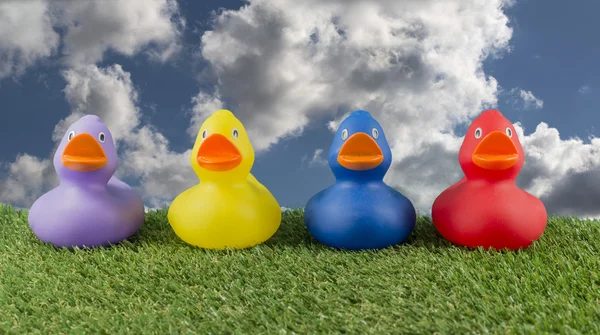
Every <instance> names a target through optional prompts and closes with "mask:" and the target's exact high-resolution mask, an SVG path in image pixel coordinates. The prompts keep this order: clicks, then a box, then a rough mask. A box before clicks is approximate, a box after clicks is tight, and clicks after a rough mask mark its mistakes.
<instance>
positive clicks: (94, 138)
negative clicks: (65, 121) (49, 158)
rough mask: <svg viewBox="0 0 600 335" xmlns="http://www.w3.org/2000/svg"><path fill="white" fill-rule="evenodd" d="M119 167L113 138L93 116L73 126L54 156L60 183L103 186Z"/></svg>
mask: <svg viewBox="0 0 600 335" xmlns="http://www.w3.org/2000/svg"><path fill="white" fill-rule="evenodd" d="M118 164H119V161H118V156H117V150H116V148H115V145H114V142H113V138H112V135H111V133H110V131H109V130H108V128H107V127H106V126H105V125H104V123H102V121H101V120H100V118H99V117H98V116H96V115H85V116H83V117H82V118H81V119H79V120H78V121H77V122H75V123H73V124H72V125H71V126H70V127H69V128H68V129H67V131H66V133H65V135H64V136H63V138H62V140H61V142H60V144H59V146H58V149H57V150H56V153H55V154H54V168H55V169H56V173H57V174H58V176H59V178H60V179H61V181H73V182H78V181H79V182H85V183H96V182H100V183H106V182H108V180H109V179H110V178H111V177H112V175H113V174H114V173H115V171H116V170H117V166H118Z"/></svg>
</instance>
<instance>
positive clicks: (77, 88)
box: [0, 0, 197, 207]
mask: <svg viewBox="0 0 600 335" xmlns="http://www.w3.org/2000/svg"><path fill="white" fill-rule="evenodd" d="M8 3H9V4H10V5H9V6H7V5H6V3H2V4H0V6H2V7H0V9H6V8H8V9H10V11H8V12H7V13H8V14H0V18H2V16H1V15H8V17H9V18H10V19H11V20H10V22H8V21H7V23H5V20H1V22H0V28H5V27H9V28H10V29H13V31H12V32H11V31H8V30H7V29H0V53H4V54H8V55H9V56H10V57H0V59H2V60H4V61H7V63H6V64H2V65H0V69H8V70H10V71H13V72H17V71H16V70H13V69H19V70H20V71H21V72H22V71H23V70H24V69H25V67H26V66H30V65H32V64H33V62H34V61H35V60H37V59H40V58H43V57H47V56H49V55H51V53H52V52H53V50H54V49H53V48H55V46H56V44H57V43H58V34H56V32H55V31H54V30H53V27H54V28H59V27H60V28H63V29H64V31H65V33H64V38H63V43H64V52H65V55H64V56H65V58H63V60H65V62H64V64H65V65H66V66H67V67H66V69H65V70H64V71H63V77H64V78H65V81H66V83H67V84H66V87H65V89H64V92H65V98H66V99H67V101H68V102H69V104H70V106H71V113H70V114H69V115H68V116H67V117H66V118H65V119H63V120H61V121H60V122H59V123H58V124H57V125H56V127H55V131H54V134H53V139H54V140H55V141H57V140H59V139H60V138H61V137H62V136H63V135H64V131H65V129H66V127H67V126H68V125H70V124H71V123H73V122H74V121H76V120H77V119H79V118H80V117H81V116H82V115H84V114H96V115H98V116H100V117H101V118H102V120H103V121H104V122H105V123H106V124H107V126H108V127H109V128H110V129H111V132H112V133H113V135H114V137H115V139H116V140H117V143H118V144H120V147H121V148H120V149H121V150H120V154H121V157H125V163H123V162H121V167H120V168H119V170H118V172H117V175H119V176H121V177H128V178H134V179H137V180H138V181H139V185H140V186H139V190H140V192H141V193H142V194H143V196H144V198H145V200H146V203H147V204H149V205H151V206H152V207H159V206H163V205H165V204H166V203H168V202H169V201H170V200H172V198H173V197H174V196H175V195H176V194H177V193H178V192H180V191H182V190H183V189H184V188H185V187H187V186H190V185H191V184H193V183H194V182H195V181H196V180H197V179H196V177H195V175H194V174H193V172H190V171H192V170H191V168H190V167H189V166H187V165H188V163H189V152H184V153H173V152H171V151H170V150H169V148H168V141H167V140H166V138H164V136H163V135H162V134H160V133H159V132H157V131H155V130H154V129H153V128H152V127H151V126H148V125H141V124H140V116H141V115H140V114H141V111H140V109H139V107H138V103H139V101H138V91H137V89H136V88H135V86H134V84H133V80H132V78H131V76H130V74H129V73H128V72H127V71H125V70H124V69H123V68H122V67H121V66H120V65H118V64H115V65H112V66H108V67H105V68H100V67H98V66H97V65H95V63H96V62H98V61H101V60H102V58H103V55H104V53H105V52H106V51H107V50H113V51H116V52H118V53H121V54H124V55H127V56H133V55H135V54H138V53H140V52H146V53H148V55H149V56H150V57H151V58H153V59H156V60H159V61H164V60H166V59H168V58H169V57H170V56H172V55H174V54H175V53H176V52H177V50H178V48H179V43H180V41H179V35H180V33H181V32H180V28H181V27H182V26H183V25H184V24H185V22H184V21H183V20H182V19H181V17H179V12H178V11H179V8H178V6H177V2H176V1H174V0H148V1H126V2H123V1H120V2H119V1H108V2H106V1H101V0H96V1H85V2H72V1H53V2H47V1H46V2H44V1H37V2H34V1H28V2H27V3H30V4H31V5H28V6H26V5H22V4H19V5H15V3H13V2H8ZM0 13H3V11H0ZM23 25H25V26H23ZM11 27H12V28H11ZM6 34H9V35H6ZM5 36H9V37H10V39H11V40H14V41H17V42H18V43H17V42H14V43H13V44H9V43H7V42H6V37H5ZM7 50H8V51H7ZM23 50H24V51H23ZM2 55H3V54H0V56H2ZM14 55H17V56H18V57H17V56H14ZM23 55H24V56H23ZM24 57H25V58H24ZM8 70H6V71H8ZM6 71H5V72H6ZM52 154H53V153H52ZM6 167H7V170H8V175H7V176H6V177H5V178H4V179H2V180H0V189H1V190H3V191H1V192H2V193H1V194H0V199H2V201H6V202H10V203H12V204H15V205H18V206H22V207H28V206H29V205H31V203H32V202H33V201H34V200H35V199H36V198H37V197H39V196H40V195H41V194H42V193H44V192H46V191H48V189H50V188H51V187H53V186H56V185H57V177H56V174H55V172H54V167H53V166H52V163H51V158H50V157H48V158H45V159H44V158H37V157H32V156H29V155H21V156H18V157H17V159H16V160H15V162H12V163H10V164H7V166H6ZM7 190H10V192H9V191H7Z"/></svg>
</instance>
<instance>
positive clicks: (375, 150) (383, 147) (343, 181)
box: [304, 110, 416, 250]
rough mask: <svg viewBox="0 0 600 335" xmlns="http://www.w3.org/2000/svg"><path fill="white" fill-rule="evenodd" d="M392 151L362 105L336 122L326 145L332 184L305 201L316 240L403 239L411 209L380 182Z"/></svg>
mask: <svg viewBox="0 0 600 335" xmlns="http://www.w3.org/2000/svg"><path fill="white" fill-rule="evenodd" d="M391 163H392V151H391V149H390V147H389V145H388V143H387V141H386V139H385V135H384V133H383V129H382V128H381V125H380V124H379V123H378V122H377V121H376V120H375V119H374V118H373V117H372V116H371V114H369V112H367V111H364V110H357V111H355V112H353V113H352V114H350V115H349V116H348V117H347V118H346V119H345V120H344V121H343V122H342V123H341V124H340V127H339V129H338V131H337V133H336V135H335V139H334V140H333V143H332V145H331V148H330V150H329V166H330V168H331V171H332V172H333V174H334V175H335V178H336V182H335V184H333V185H332V186H330V187H328V188H326V189H324V190H323V191H321V192H319V193H317V194H316V195H314V196H313V197H312V198H311V199H310V200H309V201H308V203H307V204H306V207H305V210H304V223H305V224H306V227H307V228H308V231H309V232H310V233H311V234H312V235H313V236H314V237H315V238H316V239H317V240H319V241H320V242H321V243H323V244H326V245H329V246H332V247H336V248H343V249H352V250H361V249H382V248H386V247H389V246H392V245H396V244H398V243H401V242H403V241H404V240H405V239H406V238H407V237H408V236H409V235H410V233H411V232H412V231H413V229H414V227H415V224H416V212H415V208H414V206H413V204H412V203H411V202H410V200H408V199H407V198H406V197H405V196H404V195H402V194H401V193H400V192H398V191H396V190H395V189H393V188H391V187H390V186H388V185H386V184H385V183H384V182H383V177H384V176H385V174H386V172H387V170H388V169H389V167H390V164H391Z"/></svg>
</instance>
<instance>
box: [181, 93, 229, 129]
mask: <svg viewBox="0 0 600 335" xmlns="http://www.w3.org/2000/svg"><path fill="white" fill-rule="evenodd" d="M192 103H193V104H194V108H193V110H192V112H193V114H192V122H191V123H190V127H189V128H188V129H187V133H188V135H190V136H191V137H192V138H196V136H197V135H198V131H199V129H200V126H201V125H202V122H204V120H205V119H206V118H207V117H209V116H210V115H211V114H212V113H213V112H215V111H217V110H219V109H225V106H224V105H223V102H222V101H221V98H220V97H218V96H214V95H210V94H207V93H205V92H200V93H198V95H196V96H195V97H193V98H192Z"/></svg>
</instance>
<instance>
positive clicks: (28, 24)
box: [0, 0, 59, 79]
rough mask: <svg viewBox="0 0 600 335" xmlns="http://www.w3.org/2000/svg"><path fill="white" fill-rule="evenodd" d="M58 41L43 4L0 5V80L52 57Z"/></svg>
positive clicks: (35, 1) (37, 0)
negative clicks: (38, 61)
mask: <svg viewBox="0 0 600 335" xmlns="http://www.w3.org/2000/svg"><path fill="white" fill-rule="evenodd" d="M58 41H59V36H58V33H56V32H55V31H54V30H53V29H52V24H51V20H50V17H49V14H48V3H47V2H46V1H43V0H29V1H3V2H0V79H2V78H3V77H6V76H10V75H16V76H18V75H21V74H22V73H23V71H24V70H25V69H26V68H27V67H29V66H31V65H33V64H34V63H35V62H36V61H37V60H40V59H43V58H45V57H48V56H50V55H52V54H53V53H55V52H56V48H57V47H58Z"/></svg>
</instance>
